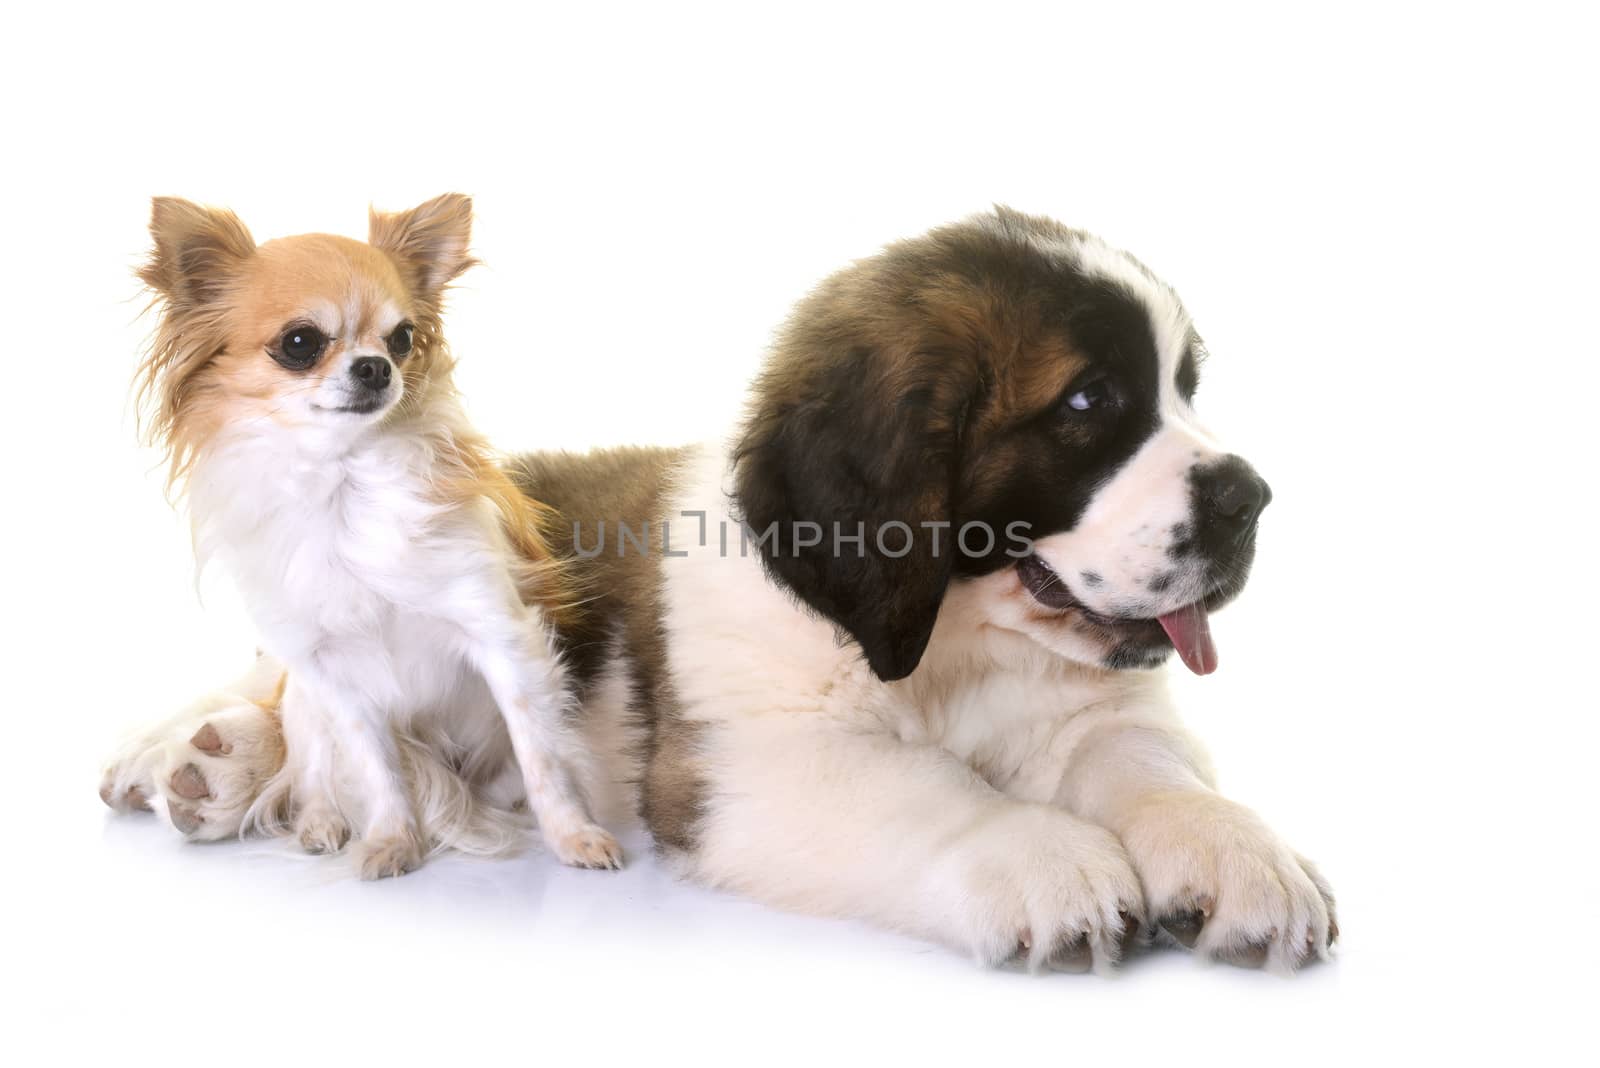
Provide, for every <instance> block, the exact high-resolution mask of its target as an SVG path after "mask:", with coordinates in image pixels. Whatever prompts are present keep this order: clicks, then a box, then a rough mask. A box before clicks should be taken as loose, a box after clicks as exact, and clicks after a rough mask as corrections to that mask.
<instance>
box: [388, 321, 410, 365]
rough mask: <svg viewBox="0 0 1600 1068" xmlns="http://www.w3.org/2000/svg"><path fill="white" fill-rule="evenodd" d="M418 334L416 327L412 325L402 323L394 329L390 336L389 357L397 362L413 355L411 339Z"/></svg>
mask: <svg viewBox="0 0 1600 1068" xmlns="http://www.w3.org/2000/svg"><path fill="white" fill-rule="evenodd" d="M414 333H416V327H414V326H412V325H411V324H410V323H401V324H400V325H399V326H397V327H395V328H394V333H392V334H390V335H389V355H390V356H393V357H394V358H395V359H397V360H403V359H405V358H406V357H407V356H409V355H411V338H412V335H413V334H414Z"/></svg>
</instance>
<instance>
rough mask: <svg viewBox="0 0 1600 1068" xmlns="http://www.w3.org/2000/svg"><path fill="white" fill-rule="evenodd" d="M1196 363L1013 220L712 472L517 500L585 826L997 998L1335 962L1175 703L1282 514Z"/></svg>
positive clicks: (690, 458)
mask: <svg viewBox="0 0 1600 1068" xmlns="http://www.w3.org/2000/svg"><path fill="white" fill-rule="evenodd" d="M1202 358H1203V350H1202V348H1201V343H1200V340H1199V338H1198V336H1197V335H1196V333H1195V330H1194V327H1193V325H1192V324H1191V321H1190V318H1189V315H1188V313H1187V312H1186V311H1185V310H1184V308H1183V305H1182V304H1181V303H1179V301H1178V298H1177V296H1176V295H1175V294H1174V293H1173V291H1172V290H1171V289H1169V288H1168V287H1167V286H1166V285H1164V284H1163V283H1162V282H1160V281H1159V280H1158V279H1157V278H1156V277H1155V276H1154V275H1152V274H1151V273H1150V271H1149V270H1148V269H1146V268H1145V267H1144V266H1143V265H1142V264H1140V263H1139V262H1138V261H1137V260H1135V259H1133V258H1132V257H1130V256H1128V255H1127V254H1125V253H1123V252H1120V251H1118V250H1116V249H1113V248H1111V247H1109V246H1108V245H1106V244H1104V243H1103V242H1101V241H1099V240H1098V239H1096V238H1094V237H1092V236H1090V235H1088V234H1085V233H1083V232H1081V231H1077V230H1072V229H1069V228H1067V227H1065V226H1062V225H1060V224H1058V223H1055V222H1052V221H1050V220H1047V219H1042V218H1037V217H1033V216H1028V215H1023V214H1020V213H1017V212H1014V211H1011V210H1007V209H998V210H996V211H995V212H993V213H991V214H985V215H980V216H977V217H974V218H971V219H967V220H965V221H963V222H959V223H956V224H954V225H950V226H945V227H942V228H940V229H936V230H934V231H932V232H931V233H929V234H927V235H925V236H923V237H919V238H916V239H913V240H909V241H903V242H900V243H898V244H894V245H891V246H889V247H888V248H887V249H886V250H884V251H883V252H882V253H880V254H878V255H876V256H873V257H871V258H869V259H866V260H863V261H860V262H858V263H856V264H854V265H852V266H850V267H847V268H846V269H844V270H843V271H841V272H839V273H838V274H836V275H834V276H833V277H831V278H829V279H828V280H827V281H825V282H824V283H823V284H822V285H821V286H820V287H819V288H818V289H817V290H816V291H815V292H814V293H813V294H811V295H810V296H809V297H808V298H806V299H805V300H804V301H803V302H802V303H801V304H800V305H799V306H798V308H797V309H796V311H795V312H794V314H793V316H792V318H791V319H790V321H789V323H788V325H787V327H786V328H785V329H784V330H783V331H782V332H781V334H780V336H779V339H778V341H777V343H776V346H775V349H774V351H773V353H772V354H771V356H770V358H769V361H768V363H767V365H766V367H765V369H764V371H763V372H762V373H761V375H760V377H759V378H758V379H757V380H756V382H755V385H754V387H753V390H752V394H751V397H750V400H749V408H748V412H747V414H746V418H745V420H744V422H743V424H742V426H741V428H740V430H739V431H738V432H737V433H736V434H735V435H734V436H733V437H732V439H731V440H730V441H729V442H728V443H727V444H726V446H723V447H702V448H686V449H617V450H609V451H602V452H597V453H592V454H589V455H585V456H577V455H564V454H547V455H532V456H526V457H522V458H520V459H519V460H517V461H515V462H514V463H512V464H511V465H510V467H509V469H508V473H509V474H510V475H511V477H512V478H513V479H514V480H515V481H516V482H517V483H518V484H519V486H520V487H521V488H522V489H524V490H525V491H526V492H527V493H528V494H529V495H531V496H532V497H534V498H536V499H538V500H540V501H543V502H545V503H546V504H549V505H551V506H553V507H555V508H556V509H558V510H559V512H560V513H561V514H562V516H563V529H562V530H561V531H560V532H559V533H558V535H557V536H556V537H555V538H554V539H553V540H554V543H555V548H556V549H557V550H558V551H560V552H563V553H565V554H567V556H568V557H569V558H570V560H571V561H572V562H573V566H574V570H575V574H576V578H577V581H578V582H579V583H580V584H581V585H582V587H583V588H584V590H585V592H586V595H587V600H586V602H585V605H584V608H583V610H582V611H581V612H580V613H578V614H577V615H575V616H574V618H572V619H570V620H569V621H567V622H566V623H565V624H564V625H563V627H562V629H561V635H560V642H561V645H562V647H563V650H564V656H565V659H566V663H567V666H568V670H569V674H570V677H571V678H572V679H573V681H574V685H576V686H577V687H578V690H579V694H580V697H581V699H582V705H583V712H582V717H583V720H584V727H585V729H586V731H587V734H588V737H589V741H590V744H591V745H592V746H593V747H594V749H595V752H596V755H597V757H598V758H599V759H598V764H599V765H600V766H601V767H602V768H603V771H602V772H601V773H600V775H599V776H598V778H597V781H595V782H593V783H591V784H590V792H591V794H593V795H594V800H595V802H596V806H597V812H598V813H599V815H600V818H602V819H614V818H615V814H616V813H618V812H619V811H626V810H633V811H634V812H636V813H637V814H638V815H640V816H641V817H642V818H643V820H644V822H645V824H646V825H647V826H648V828H649V830H650V831H651V833H652V835H653V836H654V839H655V841H656V842H657V844H658V847H659V849H660V850H661V852H662V854H663V855H664V856H665V857H667V858H668V859H669V860H670V861H671V862H672V863H673V864H674V866H675V867H676V868H677V869H678V870H680V871H681V872H682V873H683V874H685V875H686V876H688V877H689V878H692V879H694V880H697V881H700V882H702V883H705V884H709V885H711V886H715V887H720V888H724V889H727V890H731V891H734V892H737V893H741V894H745V895H748V896H750V897H752V898H755V899H757V900H760V901H764V902H767V903H770V904H772V905H775V906H779V907H783V908H788V909H795V910H801V911H805V912H810V913H820V914H827V915H837V916H852V917H860V918H865V919H868V920H870V921H873V922H876V923H878V924H882V925H884V926H886V927H890V928H893V929H895V930H899V931H904V932H908V933H911V934H914V935H918V936H921V937H926V938H929V939H933V940H936V941H939V942H942V943H945V944H947V945H950V946H953V947H955V948H957V949H959V950H961V951H964V952H966V953H969V954H971V955H973V956H975V957H976V958H977V959H979V960H981V961H983V962H986V963H991V964H1004V963H1008V962H1010V963H1018V964H1022V965H1024V966H1026V967H1028V968H1030V969H1044V968H1053V969H1060V970H1067V971H1081V970H1088V969H1091V968H1100V969H1103V968H1106V967H1109V966H1110V965H1112V964H1113V963H1115V962H1116V961H1117V960H1119V959H1120V958H1121V957H1122V956H1123V955H1124V954H1125V953H1127V952H1128V950H1129V948H1130V947H1131V946H1132V945H1134V944H1136V943H1139V942H1144V941H1148V940H1150V939H1152V938H1155V937H1161V938H1167V939H1171V940H1175V941H1176V942H1178V943H1181V944H1182V945H1184V946H1187V947H1190V948H1192V949H1194V950H1196V951H1197V952H1200V953H1203V954H1206V955H1208V956H1212V957H1216V958H1220V959H1223V960H1228V961H1232V962H1236V963H1240V964H1247V965H1263V964H1264V965H1266V966H1269V967H1273V968H1277V969H1282V970H1290V969H1293V968H1295V967H1297V966H1299V965H1300V964H1302V963H1304V962H1306V961H1308V960H1311V959H1315V958H1320V957H1324V956H1326V955H1327V952H1328V949H1329V946H1330V945H1331V944H1332V942H1333V941H1334V939H1335V938H1337V936H1338V927H1337V924H1336V922H1335V920H1334V911H1333V896H1332V894H1331V892H1330V890H1329V889H1328V885H1327V883H1326V882H1325V881H1324V880H1323V879H1322V877H1321V876H1320V875H1319V874H1318V873H1317V871H1316V869H1315V868H1314V867H1313V866H1312V865H1311V864H1310V863H1309V862H1308V861H1306V860H1305V859H1304V858H1303V857H1301V856H1300V855H1299V854H1297V853H1296V852H1295V851H1294V850H1293V849H1291V848H1290V847H1289V846H1287V845H1286V844H1285V843H1284V842H1283V841H1281V840H1280V839H1279V838H1278V837H1277V835H1275V834H1274V833H1273V832H1272V831H1271V830H1270V829H1269V828H1267V827H1266V826H1265V825H1264V824H1263V823H1262V821H1261V820H1260V819H1259V818H1258V817H1256V816H1255V814H1254V813H1252V812H1251V811H1250V810H1249V809H1247V808H1245V807H1244V806H1242V805H1239V804H1237V803H1235V802H1233V801H1231V800H1229V799H1227V798H1225V797H1223V796H1221V795H1220V794H1219V793H1217V791H1216V790H1215V789H1214V787H1213V779H1212V773H1211V771H1210V769H1209V767H1208V766H1207V764H1206V760H1205V757H1204V756H1203V755H1202V753H1201V751H1200V748H1199V746H1198V745H1197V744H1196V743H1195V742H1194V740H1193V739H1192V738H1191V737H1190V736H1189V735H1188V734H1187V733H1186V732H1185V730H1184V728H1183V726H1182V724H1181V723H1180V722H1179V719H1178V717H1177V714H1176V712H1175V711H1174V709H1173V707H1172V703H1171V701H1170V699H1169V697H1168V694H1167V689H1166V686H1165V684H1164V680H1163V671H1162V665H1163V664H1164V663H1165V662H1166V661H1168V660H1169V659H1171V658H1172V654H1173V653H1174V652H1176V653H1177V654H1178V658H1179V659H1181V660H1182V662H1183V663H1184V664H1186V665H1187V666H1188V667H1189V669H1190V670H1193V671H1196V672H1199V673H1202V674H1203V673H1206V672H1209V671H1211V670H1212V669H1213V668H1214V667H1215V666H1216V659H1217V654H1216V650H1215V647H1214V645H1213V644H1212V640H1211V636H1210V631H1209V628H1208V624H1207V616H1208V613H1209V612H1211V611H1214V610H1215V609H1217V608H1218V607H1220V606H1221V605H1223V604H1225V603H1226V602H1227V601H1229V600H1230V599H1231V598H1233V597H1234V596H1235V595H1236V594H1238V593H1239V591H1240V589H1241V588H1242V587H1243V585H1244V583H1245V578H1246V575H1247V573H1248V572H1249V569H1250V564H1251V560H1252V557H1253V554H1254V547H1255V536H1256V528H1257V519H1258V517H1259V516H1260V514H1261V512H1262V510H1263V509H1264V508H1265V507H1266V505H1267V503H1268V502H1269V500H1270V499H1271V494H1270V491H1269V490H1268V488H1267V485H1266V483H1265V482H1264V481H1262V479H1261V478H1260V477H1259V476H1258V475H1257V474H1256V473H1255V471H1254V470H1253V469H1252V468H1251V467H1250V466H1249V465H1248V464H1247V463H1246V462H1245V461H1244V460H1242V459H1241V458H1239V457H1238V456H1235V455H1232V454H1230V453H1229V452H1228V451H1227V450H1226V449H1225V448H1223V447H1222V446H1221V445H1220V444H1219V443H1218V441H1217V439H1216V438H1214V437H1213V436H1212V435H1211V434H1210V432H1208V431H1207V430H1205V429H1204V428H1202V426H1201V425H1200V423H1199V421H1198V418H1197V416H1196V414H1195V411H1194V408H1193V398H1194V393H1195V388H1196V386H1197V384H1198V377H1199V366H1200V362H1201V360H1202ZM268 674H270V672H269V673H268ZM256 675H257V676H260V675H261V672H260V671H259V670H258V671H257V673H256ZM255 685H256V686H258V687H259V686H260V683H259V681H258V682H257V683H256V684H255ZM247 689H248V687H246V686H241V687H239V688H238V690H239V692H240V694H241V696H250V695H249V694H248V693H245V690H247ZM227 705H228V701H227V698H226V697H225V696H224V697H222V698H212V699H209V700H208V701H207V702H204V703H203V707H204V708H207V709H211V710H213V711H215V710H216V709H218V708H223V707H226V706H227ZM234 706H235V716H237V714H238V713H239V712H240V711H241V710H243V711H245V712H247V711H248V709H249V708H252V707H258V706H255V705H249V704H247V703H242V702H240V701H238V700H235V701H234ZM197 707H202V706H197ZM194 729H195V726H194V722H193V717H192V716H191V720H190V721H189V722H187V723H185V724H184V725H183V726H182V727H181V728H180V729H178V730H177V731H176V732H175V733H174V735H173V737H174V739H176V738H177V737H178V736H180V735H181V736H182V737H184V738H187V737H188V735H187V733H186V732H189V731H193V730H194ZM262 749H263V747H260V746H254V747H241V748H240V750H239V751H240V752H260V751H262Z"/></svg>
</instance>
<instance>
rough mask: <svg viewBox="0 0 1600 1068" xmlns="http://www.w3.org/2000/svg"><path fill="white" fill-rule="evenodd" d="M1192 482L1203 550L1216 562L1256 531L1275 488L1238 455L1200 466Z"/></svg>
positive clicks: (1199, 536)
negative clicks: (1257, 523) (1257, 522)
mask: <svg viewBox="0 0 1600 1068" xmlns="http://www.w3.org/2000/svg"><path fill="white" fill-rule="evenodd" d="M1190 481H1191V484H1192V485H1193V495H1194V516H1195V520H1196V523H1197V524H1198V527H1199V529H1198V530H1197V531H1196V534H1197V535H1198V538H1199V541H1200V547H1201V549H1202V551H1203V552H1205V553H1207V554H1208V555H1210V556H1211V557H1212V558H1213V559H1219V558H1225V557H1227V556H1228V555H1229V554H1230V553H1231V552H1232V551H1233V550H1234V549H1236V548H1237V547H1238V546H1239V545H1240V543H1242V542H1244V541H1245V540H1247V539H1248V538H1249V537H1250V535H1252V534H1253V533H1254V532H1255V528H1256V521H1257V520H1258V519H1259V518H1260V517H1261V512H1262V510H1263V509H1265V508H1266V507H1267V505H1268V504H1270V503H1271V501H1272V488H1271V487H1270V486H1268V485H1267V483H1266V481H1265V480H1264V479H1263V478H1262V477H1261V476H1260V475H1258V474H1256V472H1255V469H1254V468H1253V467H1251V466H1250V465H1249V464H1247V463H1245V461H1244V460H1243V459H1241V458H1240V457H1238V456H1227V457H1224V458H1223V459H1221V460H1219V461H1217V462H1215V463H1212V464H1207V465H1205V466H1203V467H1196V468H1195V469H1194V470H1193V471H1192V472H1191V473H1190Z"/></svg>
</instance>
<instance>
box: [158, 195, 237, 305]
mask: <svg viewBox="0 0 1600 1068" xmlns="http://www.w3.org/2000/svg"><path fill="white" fill-rule="evenodd" d="M150 236H151V237H153V238H154V239H155V245H156V247H155V249H154V251H152V252H151V253H150V259H149V260H148V261H147V262H146V263H145V265H144V266H143V267H142V268H141V269H140V270H139V277H140V278H141V279H142V280H143V281H144V284H145V285H147V286H149V287H150V288H151V289H153V290H155V291H156V292H157V293H160V294H161V295H162V296H164V297H166V298H167V300H169V301H171V302H172V304H173V305H174V306H175V307H179V308H184V307H199V306H201V305H204V304H209V303H211V302H212V301H214V300H216V299H217V298H218V297H219V296H221V295H222V292H223V290H224V289H225V288H226V286H227V284H228V280H229V279H230V278H231V277H232V276H233V273H234V272H235V271H236V270H237V269H238V267H239V265H240V264H241V263H243V262H244V261H245V260H247V259H249V258H250V256H251V254H252V253H254V252H255V249H256V243H255V240H254V239H253V238H252V237H251V236H250V231H249V230H246V229H245V227H244V223H242V222H240V221H239V217H238V216H237V215H235V214H234V213H233V212H231V211H223V210H221V209H220V208H206V207H201V206H200V205H199V204H194V203H191V202H190V201H187V200H182V199H180V198H178V197H156V198H155V199H154V200H152V201H151V202H150Z"/></svg>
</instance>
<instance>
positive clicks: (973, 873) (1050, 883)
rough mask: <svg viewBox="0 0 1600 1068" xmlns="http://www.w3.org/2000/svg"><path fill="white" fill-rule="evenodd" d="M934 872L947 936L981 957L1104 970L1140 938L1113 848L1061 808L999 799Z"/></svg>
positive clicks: (1124, 872)
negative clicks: (947, 905) (946, 906)
mask: <svg viewBox="0 0 1600 1068" xmlns="http://www.w3.org/2000/svg"><path fill="white" fill-rule="evenodd" d="M937 878H938V880H939V882H940V884H941V886H940V888H939V889H940V891H941V893H940V896H941V897H943V898H945V899H946V900H949V901H950V902H951V905H952V907H951V913H952V917H951V918H952V919H953V920H954V921H955V930H954V931H952V932H949V934H952V935H954V936H955V937H954V938H953V939H951V940H953V941H956V942H958V943H960V944H964V945H965V946H966V947H967V948H969V949H970V950H971V951H972V953H973V954H974V955H975V956H976V957H977V958H978V960H979V961H981V962H983V963H985V964H990V965H998V964H1006V963H1021V964H1025V965H1026V966H1027V968H1028V969H1029V970H1030V971H1038V970H1040V969H1042V968H1049V969H1052V970H1055V971H1069V972H1083V971H1088V970H1090V969H1091V968H1101V969H1104V968H1107V967H1109V966H1110V965H1112V964H1115V963H1116V962H1117V961H1119V960H1121V959H1123V958H1124V957H1125V956H1126V954H1127V953H1128V951H1129V950H1130V949H1131V948H1132V946H1133V945H1134V944H1135V943H1136V942H1137V940H1138V938H1139V934H1140V929H1141V925H1142V922H1143V915H1144V910H1143V906H1142V902H1143V900H1144V898H1143V895H1142V894H1141V892H1140V889H1139V879H1138V876H1136V875H1135V874H1134V871H1133V868H1132V866H1131V865H1130V864H1129V863H1128V858H1127V855H1126V854H1125V853H1124V851H1123V849H1122V846H1121V845H1120V844H1119V843H1118V842H1117V840H1116V838H1115V837H1114V836H1113V835H1112V834H1111V833H1110V832H1108V831H1106V830H1104V829H1102V828H1100V827H1096V826H1094V825H1093V824H1090V823H1086V822H1084V821H1082V820H1079V819H1077V818H1076V817H1074V816H1072V815H1071V814H1070V813H1067V812H1065V811H1062V810H1061V809H1057V808H1052V807H1049V806H1044V805H1022V804H1010V803H1008V804H1007V805H1006V806H1005V807H1004V808H1003V809H1001V810H1000V812H999V814H998V815H997V816H996V817H995V818H994V819H991V820H987V821H984V822H982V823H980V824H979V825H977V826H975V827H974V828H973V829H972V830H971V831H969V832H968V834H967V836H966V837H965V838H964V839H963V841H962V843H961V844H960V845H959V846H958V847H957V849H956V851H955V852H954V854H952V856H951V860H950V863H949V864H948V865H945V866H943V867H942V868H941V870H940V871H939V872H938V873H937Z"/></svg>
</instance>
